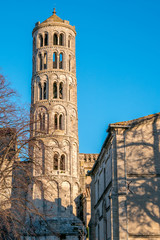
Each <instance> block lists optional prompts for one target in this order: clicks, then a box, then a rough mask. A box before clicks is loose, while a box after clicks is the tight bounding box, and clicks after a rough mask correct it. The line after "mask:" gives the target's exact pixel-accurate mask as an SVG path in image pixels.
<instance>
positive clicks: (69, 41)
mask: <svg viewBox="0 0 160 240" xmlns="http://www.w3.org/2000/svg"><path fill="white" fill-rule="evenodd" d="M68 47H69V48H70V47H71V38H70V37H69V38H68Z"/></svg>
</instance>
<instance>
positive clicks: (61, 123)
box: [59, 114, 63, 130]
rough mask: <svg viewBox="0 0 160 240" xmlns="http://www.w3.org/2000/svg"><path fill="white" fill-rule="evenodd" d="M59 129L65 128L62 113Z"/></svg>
mask: <svg viewBox="0 0 160 240" xmlns="http://www.w3.org/2000/svg"><path fill="white" fill-rule="evenodd" d="M59 129H60V130H63V115H62V114H61V115H60V116H59Z"/></svg>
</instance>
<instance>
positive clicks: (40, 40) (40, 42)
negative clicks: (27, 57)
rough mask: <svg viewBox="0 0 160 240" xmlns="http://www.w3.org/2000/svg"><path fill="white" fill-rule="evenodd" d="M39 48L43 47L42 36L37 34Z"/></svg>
mask: <svg viewBox="0 0 160 240" xmlns="http://www.w3.org/2000/svg"><path fill="white" fill-rule="evenodd" d="M39 46H40V47H43V36H42V34H39Z"/></svg>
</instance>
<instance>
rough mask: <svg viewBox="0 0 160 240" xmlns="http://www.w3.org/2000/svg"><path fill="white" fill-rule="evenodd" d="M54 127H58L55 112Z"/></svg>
mask: <svg viewBox="0 0 160 240" xmlns="http://www.w3.org/2000/svg"><path fill="white" fill-rule="evenodd" d="M54 128H55V130H56V129H58V115H57V114H55V116H54Z"/></svg>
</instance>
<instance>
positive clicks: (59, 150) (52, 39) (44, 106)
mask: <svg viewBox="0 0 160 240" xmlns="http://www.w3.org/2000/svg"><path fill="white" fill-rule="evenodd" d="M32 35H33V73H32V97H31V98H32V99H31V119H34V124H33V129H31V130H32V133H31V134H32V135H33V136H34V137H35V139H37V142H38V143H37V145H36V146H34V148H33V152H32V155H33V159H34V160H35V164H34V165H33V176H34V179H35V180H36V181H35V182H34V184H33V186H32V198H33V201H34V202H35V204H36V207H37V208H38V209H39V211H40V212H43V213H44V214H45V217H46V219H50V220H51V219H54V225H55V226H56V224H55V222H56V221H59V220H57V219H58V218H59V217H60V218H59V219H61V230H60V229H59V230H57V229H58V227H57V228H56V231H59V233H60V234H62V235H65V234H66V232H68V234H69V235H70V239H78V238H76V237H75V238H74V237H73V238H71V236H72V235H74V236H75V235H76V233H73V232H74V230H73V225H75V224H73V219H77V218H76V217H75V216H76V212H77V211H76V209H77V199H78V195H79V168H78V166H79V163H78V153H79V142H78V116H77V79H76V60H75V36H76V31H75V27H74V26H71V25H70V24H69V22H68V21H66V20H62V19H60V18H59V17H58V16H57V15H56V12H55V9H54V12H53V15H52V16H51V17H49V18H48V19H47V20H45V21H44V22H42V23H40V22H37V23H36V25H35V28H34V29H33V32H32ZM65 219H67V220H65ZM65 221H67V224H68V225H65V223H64V222H65ZM75 221H76V220H75ZM57 226H59V225H57ZM65 226H68V228H67V227H66V229H63V227H64V228H65ZM69 226H70V227H69ZM77 233H78V230H77ZM42 235H43V234H42ZM66 236H67V234H66ZM49 239H52V238H49ZM53 239H55V238H53ZM56 239H57V238H56ZM58 239H59V238H58Z"/></svg>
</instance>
